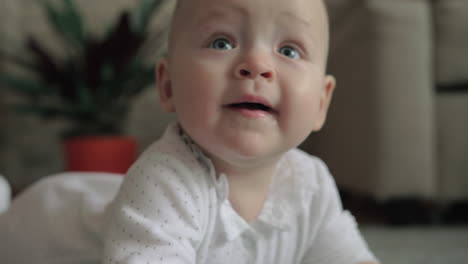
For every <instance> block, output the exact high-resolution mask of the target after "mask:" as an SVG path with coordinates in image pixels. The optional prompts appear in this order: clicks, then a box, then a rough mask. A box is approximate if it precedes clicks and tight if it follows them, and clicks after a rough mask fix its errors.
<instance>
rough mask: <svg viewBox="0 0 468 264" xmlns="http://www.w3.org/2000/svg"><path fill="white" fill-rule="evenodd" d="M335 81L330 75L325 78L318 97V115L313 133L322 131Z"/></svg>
mask: <svg viewBox="0 0 468 264" xmlns="http://www.w3.org/2000/svg"><path fill="white" fill-rule="evenodd" d="M335 86H336V80H335V77H333V76H331V75H327V76H325V80H324V84H323V88H322V94H321V97H320V106H319V115H318V117H317V120H316V121H315V127H314V131H319V130H320V129H322V126H323V124H324V123H325V120H326V119H327V113H328V108H329V106H330V102H331V99H332V97H333V91H334V90H335Z"/></svg>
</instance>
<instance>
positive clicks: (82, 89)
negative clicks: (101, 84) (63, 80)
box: [77, 83, 94, 112]
mask: <svg viewBox="0 0 468 264" xmlns="http://www.w3.org/2000/svg"><path fill="white" fill-rule="evenodd" d="M77 92H78V96H79V98H80V103H81V109H82V110H84V111H85V112H92V111H93V108H94V98H93V95H92V94H91V92H90V90H89V88H88V87H87V86H86V85H84V84H83V83H80V84H79V85H78V91H77Z"/></svg>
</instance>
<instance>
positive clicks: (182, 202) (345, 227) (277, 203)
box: [103, 124, 375, 264]
mask: <svg viewBox="0 0 468 264" xmlns="http://www.w3.org/2000/svg"><path fill="white" fill-rule="evenodd" d="M228 190H229V188H228V181H227V178H226V176H225V175H224V174H220V175H216V172H215V169H214V167H213V165H212V163H211V161H210V160H209V159H208V158H207V157H206V156H205V155H204V154H203V153H202V152H201V151H200V149H199V148H198V147H197V146H196V145H195V144H194V143H193V142H192V141H191V140H190V138H188V137H187V136H186V135H185V134H184V133H183V132H182V131H181V129H180V128H179V126H178V125H176V124H172V125H170V126H169V127H168V129H167V130H166V132H165V134H164V135H163V137H162V138H161V139H160V140H159V141H157V142H156V143H154V144H153V145H152V146H150V147H149V149H147V150H146V151H145V153H143V154H142V156H141V157H140V158H139V160H138V161H137V162H136V163H135V164H134V165H133V166H132V168H131V169H130V171H129V173H128V175H127V176H126V178H125V180H124V182H123V184H122V186H121V189H120V191H119V193H118V195H117V198H116V200H115V204H114V205H113V215H112V216H111V223H110V227H109V230H108V235H107V239H106V241H105V249H104V256H103V263H106V264H111V263H112V264H113V263H129V264H130V263H132V264H156V263H174V264H175V263H177V264H179V263H180V264H182V263H184V264H188V263H200V264H205V263H206V264H215V263H220V264H229V263H236V264H239V263H242V264H244V263H245V264H248V263H249V264H250V263H252V264H254V263H255V264H261V263H262V264H263V263H264V264H275V263H278V264H295V263H297V264H299V263H304V264H305V263H310V264H312V263H314V264H315V263H320V264H326V263H330V264H340V263H343V264H345V263H346V264H353V263H358V262H362V261H370V260H375V257H374V256H373V255H372V254H371V253H370V252H369V250H368V247H367V245H366V243H365V242H364V240H363V238H362V237H361V235H360V234H359V231H358V230H357V226H356V222H355V220H354V218H353V217H352V216H351V215H350V214H349V213H348V212H346V211H343V209H342V206H341V203H340V200H339V196H338V193H337V189H336V186H335V183H334V181H333V179H332V177H331V176H330V173H329V172H328V170H327V168H326V166H325V165H324V164H323V162H322V161H320V160H319V159H318V158H315V157H312V156H309V155H307V154H305V153H303V152H301V151H300V150H297V149H294V150H291V151H289V152H287V153H286V154H285V155H284V157H283V158H282V160H281V161H280V163H279V165H278V170H277V174H276V175H275V178H274V181H273V184H272V186H271V190H270V193H269V196H268V198H267V200H266V202H265V204H264V206H263V209H262V211H261V213H260V215H259V217H258V218H257V219H256V220H254V221H253V222H250V223H247V222H246V221H245V220H244V219H243V218H242V217H240V216H239V215H238V214H237V213H236V211H235V210H234V209H233V207H232V206H231V204H230V202H229V200H228V197H229V195H228Z"/></svg>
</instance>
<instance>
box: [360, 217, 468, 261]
mask: <svg viewBox="0 0 468 264" xmlns="http://www.w3.org/2000/svg"><path fill="white" fill-rule="evenodd" d="M361 231H362V233H363V235H364V237H365V238H366V240H367V242H368V243H369V247H370V248H371V249H372V251H373V252H374V254H375V255H376V256H377V257H378V258H379V259H380V261H381V262H382V264H468V226H463V227H407V228H391V227H380V226H363V227H361Z"/></svg>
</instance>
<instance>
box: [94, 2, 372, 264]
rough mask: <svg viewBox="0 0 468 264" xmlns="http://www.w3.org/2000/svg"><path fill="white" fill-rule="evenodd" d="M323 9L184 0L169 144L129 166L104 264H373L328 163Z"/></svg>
mask: <svg viewBox="0 0 468 264" xmlns="http://www.w3.org/2000/svg"><path fill="white" fill-rule="evenodd" d="M327 46H328V24H327V15H326V10H325V6H324V4H323V2H322V0H288V1H286V0H179V1H178V3H177V7H176V10H175V13H174V16H173V21H172V27H171V34H170V38H169V52H168V56H167V57H166V58H164V59H162V60H161V61H160V62H159V63H158V65H157V69H156V72H157V87H158V90H159V96H160V103H161V106H162V108H163V109H164V110H165V111H168V112H175V114H176V117H177V123H174V124H171V125H170V126H169V127H168V128H167V130H166V132H165V134H164V135H163V136H162V138H161V139H160V140H159V141H157V142H156V143H154V144H153V145H152V146H150V147H149V148H148V149H147V150H146V151H145V152H144V153H143V154H142V155H141V157H140V158H139V160H138V161H137V162H136V163H135V164H134V165H133V166H132V168H131V169H130V170H129V173H128V176H126V178H125V180H124V183H123V184H122V186H121V189H120V191H119V194H118V196H117V198H116V200H115V202H114V204H113V208H112V215H111V218H110V221H111V222H110V226H109V230H108V234H107V238H106V240H105V249H104V256H103V263H109V264H111V263H138V264H147V263H151V264H155V263H181V264H182V263H184V264H188V263H200V264H205V263H207V264H209V263H222V264H228V263H236V264H244V263H256V264H261V263H263V264H275V263H277V264H294V263H297V264H299V263H310V264H312V263H317V264H319V263H320V264H325V263H330V264H338V263H343V264H344V263H346V264H357V263H377V262H376V260H375V257H374V256H373V255H372V253H370V251H369V249H368V247H367V245H366V243H365V241H364V240H363V238H362V237H361V235H360V234H359V231H358V229H357V227H356V222H355V221H354V219H353V217H352V216H351V215H350V214H349V213H348V212H346V211H343V209H342V206H341V203H340V199H339V196H338V193H337V190H336V186H335V183H334V181H333V178H332V177H331V175H330V173H329V172H328V170H327V168H326V166H325V165H324V163H323V162H322V161H321V160H319V159H318V158H315V157H312V156H309V155H307V154H305V153H303V152H301V151H299V150H298V149H296V147H297V146H298V145H299V144H300V143H301V142H303V141H304V140H305V139H306V138H307V136H308V135H309V134H310V133H311V132H313V131H318V130H320V128H321V127H322V125H323V123H324V121H325V118H326V113H327V109H328V106H329V103H330V100H331V97H332V93H333V90H334V87H335V80H334V78H333V77H332V76H329V75H325V67H326V60H327V52H328V51H327V49H328V48H327Z"/></svg>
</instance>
